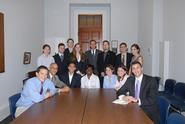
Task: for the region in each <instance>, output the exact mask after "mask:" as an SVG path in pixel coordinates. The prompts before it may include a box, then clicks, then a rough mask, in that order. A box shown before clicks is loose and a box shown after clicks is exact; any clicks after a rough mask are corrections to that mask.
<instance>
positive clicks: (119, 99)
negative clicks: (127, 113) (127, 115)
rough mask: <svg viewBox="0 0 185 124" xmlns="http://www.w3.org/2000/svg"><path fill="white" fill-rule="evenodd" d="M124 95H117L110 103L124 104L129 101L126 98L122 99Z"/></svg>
mask: <svg viewBox="0 0 185 124" xmlns="http://www.w3.org/2000/svg"><path fill="white" fill-rule="evenodd" d="M123 97H124V95H121V96H119V97H118V99H116V100H114V101H113V102H112V103H114V104H120V105H126V104H128V103H129V101H128V100H125V99H123Z"/></svg>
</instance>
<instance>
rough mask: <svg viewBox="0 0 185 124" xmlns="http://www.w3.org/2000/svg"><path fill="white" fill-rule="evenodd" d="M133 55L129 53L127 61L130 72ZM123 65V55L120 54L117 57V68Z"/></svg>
mask: <svg viewBox="0 0 185 124" xmlns="http://www.w3.org/2000/svg"><path fill="white" fill-rule="evenodd" d="M132 56H133V55H132V54H131V53H128V52H127V59H126V60H127V61H126V63H127V65H126V67H127V70H129V68H130V63H131V60H132ZM120 64H121V54H118V55H117V56H116V68H117V67H118V66H119V65H120Z"/></svg>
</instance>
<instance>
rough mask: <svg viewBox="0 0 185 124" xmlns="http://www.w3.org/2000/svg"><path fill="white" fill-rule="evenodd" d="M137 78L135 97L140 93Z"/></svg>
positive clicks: (137, 97)
mask: <svg viewBox="0 0 185 124" xmlns="http://www.w3.org/2000/svg"><path fill="white" fill-rule="evenodd" d="M139 85H140V84H139V80H136V85H135V98H136V99H139V95H140V86H139Z"/></svg>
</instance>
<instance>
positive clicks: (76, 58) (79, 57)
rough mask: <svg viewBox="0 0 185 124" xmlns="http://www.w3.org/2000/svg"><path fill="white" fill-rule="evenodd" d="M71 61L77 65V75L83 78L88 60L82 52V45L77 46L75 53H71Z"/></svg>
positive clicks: (74, 49)
mask: <svg viewBox="0 0 185 124" xmlns="http://www.w3.org/2000/svg"><path fill="white" fill-rule="evenodd" d="M70 61H72V62H74V63H75V64H76V73H78V74H80V75H81V76H83V75H84V74H85V68H86V65H87V59H86V56H85V54H84V53H83V52H82V49H81V46H80V43H77V44H75V46H74V48H73V52H72V53H71V56H70Z"/></svg>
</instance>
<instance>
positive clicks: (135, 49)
mask: <svg viewBox="0 0 185 124" xmlns="http://www.w3.org/2000/svg"><path fill="white" fill-rule="evenodd" d="M131 52H132V54H133V56H132V60H131V64H132V63H133V62H136V61H137V62H139V63H141V65H143V61H144V60H143V56H141V54H140V47H139V45H138V44H132V46H131ZM129 75H131V69H129Z"/></svg>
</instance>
